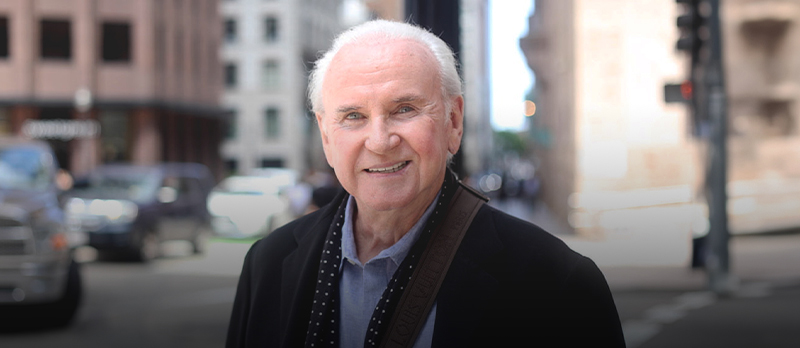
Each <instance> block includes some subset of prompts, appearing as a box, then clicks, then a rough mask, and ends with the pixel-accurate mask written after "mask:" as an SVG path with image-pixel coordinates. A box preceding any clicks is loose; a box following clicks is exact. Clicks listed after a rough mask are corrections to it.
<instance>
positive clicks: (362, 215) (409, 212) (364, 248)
mask: <svg viewBox="0 0 800 348" xmlns="http://www.w3.org/2000/svg"><path fill="white" fill-rule="evenodd" d="M435 198H436V194H435V193H434V195H433V196H431V197H429V198H427V199H425V200H424V201H423V202H425V203H424V204H422V205H419V206H418V207H414V209H398V210H391V211H363V210H362V209H361V208H359V207H358V202H356V209H354V214H355V217H354V219H353V221H354V222H353V240H354V241H355V244H356V251H357V254H358V260H359V261H361V264H365V263H367V261H369V260H371V259H372V258H373V257H375V256H377V255H378V254H380V252H381V251H383V250H385V249H387V248H389V247H391V246H392V245H394V244H395V243H397V241H399V240H400V239H401V238H403V236H405V235H406V233H408V231H409V230H411V228H412V227H413V226H414V224H416V223H417V221H419V219H420V218H421V217H422V216H423V215H424V214H425V211H426V210H427V209H428V207H429V206H430V204H431V202H433V200H434V199H435Z"/></svg>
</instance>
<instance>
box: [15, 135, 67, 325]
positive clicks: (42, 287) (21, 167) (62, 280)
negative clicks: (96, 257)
mask: <svg viewBox="0 0 800 348" xmlns="http://www.w3.org/2000/svg"><path fill="white" fill-rule="evenodd" d="M57 172H58V163H56V159H55V156H53V151H52V149H51V148H50V146H49V145H48V144H47V143H46V142H42V141H32V140H24V139H17V138H0V313H2V315H0V322H2V324H0V330H8V329H15V328H24V327H29V326H30V325H36V326H39V325H45V326H50V325H56V326H61V325H66V324H68V323H69V322H70V320H71V319H72V317H73V316H74V314H75V312H76V310H77V309H78V304H79V302H80V298H81V276H80V270H79V267H78V264H77V263H76V262H75V261H74V260H73V258H72V254H73V246H74V245H73V244H74V243H73V242H72V241H73V240H75V238H71V237H70V233H69V230H68V228H67V225H66V224H65V222H64V221H65V220H64V214H63V211H62V210H61V207H60V206H59V201H58V195H59V193H60V192H61V190H60V189H58V188H57V186H56V175H57Z"/></svg>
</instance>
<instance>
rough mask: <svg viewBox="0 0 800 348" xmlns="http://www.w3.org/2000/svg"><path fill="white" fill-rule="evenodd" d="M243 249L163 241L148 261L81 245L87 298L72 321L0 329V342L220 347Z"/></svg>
mask: <svg viewBox="0 0 800 348" xmlns="http://www.w3.org/2000/svg"><path fill="white" fill-rule="evenodd" d="M248 247H249V244H241V243H223V242H212V243H210V244H209V250H208V253H207V254H206V256H205V257H199V256H187V255H188V254H189V253H188V252H189V249H188V245H183V244H178V243H174V244H166V245H165V248H164V249H165V251H166V253H167V256H166V257H164V258H161V259H158V260H156V261H154V262H153V263H151V264H146V265H143V264H138V263H115V262H94V261H90V260H91V256H92V255H91V252H87V251H86V250H81V251H80V252H79V254H81V255H80V256H81V257H83V258H84V259H88V260H86V262H84V263H83V264H82V271H83V276H84V279H83V285H84V297H83V299H84V301H83V303H82V305H81V308H80V310H79V312H78V314H77V317H76V318H75V320H74V321H73V323H72V325H70V326H69V327H67V328H63V329H56V330H42V331H30V332H20V333H0V347H3V348H13V347H222V346H224V343H225V333H226V329H227V325H228V319H229V316H230V310H231V304H232V302H233V297H234V293H235V290H236V281H237V279H238V275H239V271H240V269H241V264H242V260H243V257H244V254H245V252H246V251H247V248H248Z"/></svg>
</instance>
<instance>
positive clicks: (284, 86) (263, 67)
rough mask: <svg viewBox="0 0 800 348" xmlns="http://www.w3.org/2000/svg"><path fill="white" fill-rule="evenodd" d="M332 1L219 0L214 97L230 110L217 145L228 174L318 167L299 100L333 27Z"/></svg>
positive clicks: (312, 132) (311, 126)
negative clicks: (218, 85)
mask: <svg viewBox="0 0 800 348" xmlns="http://www.w3.org/2000/svg"><path fill="white" fill-rule="evenodd" d="M339 5H340V1H326V0H302V1H289V0H271V1H264V0H223V1H222V2H221V3H220V13H221V17H222V21H223V44H222V47H221V60H222V64H223V72H224V78H223V81H224V93H223V97H222V103H223V105H224V107H225V108H227V109H229V110H230V112H231V118H230V124H229V127H228V132H227V134H226V139H225V140H224V142H223V144H222V148H221V152H222V156H223V158H224V161H225V162H226V168H227V172H228V173H234V172H235V173H245V174H246V173H249V172H250V171H251V170H252V169H253V168H259V167H284V168H290V169H294V170H297V171H298V173H301V174H302V173H304V172H305V171H306V170H308V169H313V168H319V169H324V168H325V167H326V164H325V163H326V162H325V159H324V155H323V153H322V149H321V146H320V145H319V142H318V141H316V140H315V139H316V138H319V134H318V131H317V128H316V125H315V122H316V121H315V120H314V117H313V115H311V114H310V112H309V111H308V110H309V106H308V103H307V100H306V87H307V80H308V72H309V70H310V69H311V67H312V63H313V61H314V60H315V59H316V57H317V55H318V54H319V52H321V51H322V50H324V49H326V48H327V47H328V46H329V45H330V42H331V40H332V38H333V35H335V34H337V33H338V32H339V31H341V29H342V28H341V25H340V24H339V15H338V11H339Z"/></svg>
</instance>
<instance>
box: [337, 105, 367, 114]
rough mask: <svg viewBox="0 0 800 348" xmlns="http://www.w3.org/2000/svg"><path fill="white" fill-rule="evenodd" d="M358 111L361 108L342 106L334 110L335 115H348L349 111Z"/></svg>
mask: <svg viewBox="0 0 800 348" xmlns="http://www.w3.org/2000/svg"><path fill="white" fill-rule="evenodd" d="M358 109H361V107H360V106H357V105H343V106H340V107H338V108H336V113H337V114H342V113H348V112H351V111H356V110H358Z"/></svg>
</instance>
